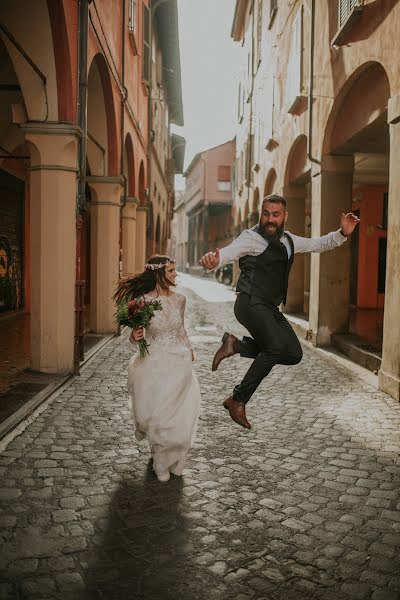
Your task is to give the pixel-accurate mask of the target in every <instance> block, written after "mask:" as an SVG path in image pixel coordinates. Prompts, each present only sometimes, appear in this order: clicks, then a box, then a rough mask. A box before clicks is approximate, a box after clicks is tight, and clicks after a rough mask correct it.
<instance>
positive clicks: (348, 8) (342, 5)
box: [339, 0, 362, 28]
mask: <svg viewBox="0 0 400 600" xmlns="http://www.w3.org/2000/svg"><path fill="white" fill-rule="evenodd" d="M361 5H362V2H361V0H339V28H340V27H342V25H343V24H344V23H345V21H346V20H347V18H348V17H349V15H350V13H351V12H352V11H353V10H354V9H355V8H357V7H360V6H361Z"/></svg>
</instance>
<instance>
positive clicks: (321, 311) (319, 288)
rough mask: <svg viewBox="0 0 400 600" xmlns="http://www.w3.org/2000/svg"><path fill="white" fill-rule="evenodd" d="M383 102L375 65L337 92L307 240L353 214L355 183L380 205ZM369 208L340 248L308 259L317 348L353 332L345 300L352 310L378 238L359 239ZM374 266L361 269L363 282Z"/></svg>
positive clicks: (384, 86) (384, 88) (383, 83)
mask: <svg viewBox="0 0 400 600" xmlns="http://www.w3.org/2000/svg"><path fill="white" fill-rule="evenodd" d="M389 97H390V87H389V81H388V78H387V75H386V72H385V70H384V68H383V67H382V65H380V64H379V63H376V62H368V63H366V64H364V65H362V66H360V67H359V68H358V69H357V70H356V71H355V72H354V73H353V74H352V76H351V77H350V78H349V79H348V80H347V82H346V83H345V84H344V86H343V88H342V90H341V92H340V93H339V94H338V96H337V98H336V100H335V103H334V105H333V107H332V110H331V113H330V115H329V118H328V121H327V126H326V130H325V136H324V140H323V145H322V149H323V154H322V157H321V161H320V164H316V163H314V164H313V177H312V235H313V236H318V235H323V234H325V233H327V232H328V231H332V230H336V229H338V227H339V222H340V216H341V213H342V212H343V213H346V212H349V211H351V210H360V204H359V202H358V201H357V197H360V186H361V188H363V187H364V188H365V186H366V187H367V188H368V190H369V192H368V194H367V195H371V194H372V195H373V193H372V191H373V189H374V188H375V192H376V194H375V200H374V202H380V203H381V206H383V193H382V195H381V197H380V198H379V191H378V188H377V186H378V183H379V184H383V185H385V181H386V185H387V168H386V169H385V166H384V165H385V163H386V164H387V162H388V149H389V135H388V126H387V103H388V99H389ZM385 157H386V158H385ZM385 171H386V174H385ZM378 187H379V186H378ZM368 204H369V207H368ZM370 208H371V203H369V202H367V201H365V202H364V205H363V208H362V210H363V211H364V218H363V217H361V223H360V229H359V230H358V231H356V232H355V234H354V236H353V237H352V238H351V239H350V240H349V241H348V242H346V243H345V244H344V245H343V246H342V247H341V248H340V249H338V250H335V251H334V252H328V253H324V254H321V255H318V254H313V255H312V258H311V298H310V328H311V330H312V332H313V339H314V342H315V343H317V344H327V343H330V341H331V336H332V335H333V334H337V333H345V332H348V331H349V323H350V329H351V327H352V322H351V319H350V316H351V302H352V303H353V306H354V307H355V308H356V307H357V303H358V304H359V298H357V286H359V284H360V281H363V284H362V285H364V284H365V281H366V280H365V279H363V278H362V277H361V279H360V274H361V271H362V268H363V265H365V263H366V261H367V258H366V257H367V255H368V253H370V252H371V251H373V249H374V248H375V247H376V249H377V248H378V246H379V238H380V237H382V234H381V233H379V231H378V229H379V228H378V227H374V231H372V230H371V229H370V234H372V237H371V235H370V236H367V235H366V234H367V231H366V229H365V227H366V226H367V222H368V221H369V217H368V216H367V215H368V211H369V210H370ZM385 236H386V234H385ZM367 237H369V238H370V239H368V240H367V239H366V238H367ZM362 240H363V242H362ZM364 242H365V243H364ZM360 244H361V246H360ZM360 249H361V255H362V256H363V258H361V256H360ZM365 266H366V265H365ZM375 266H376V275H377V273H378V268H377V264H375ZM373 268H374V267H373V265H372V264H369V265H368V277H371V274H372V271H373ZM375 283H377V281H375ZM354 290H355V291H354ZM375 296H376V295H375ZM359 307H360V306H359ZM360 308H361V307H360Z"/></svg>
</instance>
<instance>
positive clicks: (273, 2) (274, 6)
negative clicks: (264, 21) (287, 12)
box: [269, 0, 278, 27]
mask: <svg viewBox="0 0 400 600" xmlns="http://www.w3.org/2000/svg"><path fill="white" fill-rule="evenodd" d="M277 10H278V0H270V3H269V27H271V26H272V23H273V21H274V18H275V15H276V11H277Z"/></svg>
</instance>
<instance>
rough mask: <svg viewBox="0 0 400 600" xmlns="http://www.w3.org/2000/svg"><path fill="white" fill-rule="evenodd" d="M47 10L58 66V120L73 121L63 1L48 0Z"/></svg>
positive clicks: (71, 83) (69, 62) (69, 63)
mask: <svg viewBox="0 0 400 600" xmlns="http://www.w3.org/2000/svg"><path fill="white" fill-rule="evenodd" d="M47 8H48V11H49V16H50V25H51V31H52V37H53V49H54V60H55V65H56V81H57V102H58V119H59V120H60V121H73V119H74V114H75V110H74V102H73V82H72V68H71V50H70V47H69V39H68V33H67V25H66V19H65V11H64V6H63V2H62V0H47Z"/></svg>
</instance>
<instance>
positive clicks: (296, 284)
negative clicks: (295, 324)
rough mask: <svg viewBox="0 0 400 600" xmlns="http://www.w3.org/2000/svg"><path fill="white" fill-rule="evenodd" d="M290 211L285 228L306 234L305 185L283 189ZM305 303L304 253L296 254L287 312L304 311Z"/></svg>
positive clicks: (291, 273) (297, 233) (290, 281)
mask: <svg viewBox="0 0 400 600" xmlns="http://www.w3.org/2000/svg"><path fill="white" fill-rule="evenodd" d="M283 196H284V198H286V200H287V202H288V205H287V210H288V213H289V217H288V220H287V222H286V225H285V229H287V230H288V231H290V232H292V233H294V234H296V235H301V236H304V211H305V189H304V186H303V185H288V186H286V187H285V188H284V190H283ZM303 305H304V254H296V257H295V259H294V262H293V265H292V268H291V271H290V277H289V289H288V295H287V301H286V305H285V307H284V310H285V312H289V313H299V314H301V313H302V312H303Z"/></svg>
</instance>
